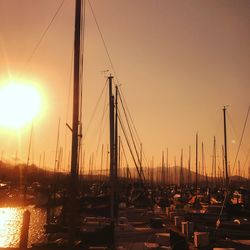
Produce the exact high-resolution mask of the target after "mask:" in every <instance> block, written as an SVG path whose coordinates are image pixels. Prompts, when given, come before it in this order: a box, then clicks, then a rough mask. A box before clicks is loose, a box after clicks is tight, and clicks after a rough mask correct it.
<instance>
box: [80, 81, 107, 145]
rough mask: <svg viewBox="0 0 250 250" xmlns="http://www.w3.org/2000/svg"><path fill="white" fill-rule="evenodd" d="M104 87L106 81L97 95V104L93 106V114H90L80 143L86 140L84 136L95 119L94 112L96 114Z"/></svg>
mask: <svg viewBox="0 0 250 250" xmlns="http://www.w3.org/2000/svg"><path fill="white" fill-rule="evenodd" d="M106 86H107V81H106V83H105V85H104V87H103V88H102V91H101V93H100V95H99V97H98V100H97V103H96V105H95V107H94V109H93V112H92V114H91V117H90V120H89V123H88V124H87V126H86V130H85V133H84V136H83V138H82V141H83V142H84V140H85V138H86V135H87V132H88V130H89V128H90V125H91V123H92V121H93V119H94V117H95V114H96V112H97V108H98V105H99V103H100V101H101V98H102V96H103V93H104V90H105V89H106Z"/></svg>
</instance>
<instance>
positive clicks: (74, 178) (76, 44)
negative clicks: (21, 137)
mask: <svg viewBox="0 0 250 250" xmlns="http://www.w3.org/2000/svg"><path fill="white" fill-rule="evenodd" d="M81 10H82V0H76V9H75V14H76V16H75V39H74V92H73V128H72V145H71V180H72V186H71V187H72V188H73V191H76V181H77V177H78V172H77V169H78V166H77V164H78V128H79V127H78V125H79V103H80V101H79V99H80V40H81Z"/></svg>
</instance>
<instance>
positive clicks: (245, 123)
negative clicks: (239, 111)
mask: <svg viewBox="0 0 250 250" xmlns="http://www.w3.org/2000/svg"><path fill="white" fill-rule="evenodd" d="M249 111H250V105H249V107H248V110H247V115H246V119H245V122H244V126H243V130H242V133H241V138H240V143H239V146H238V150H237V154H236V157H235V161H234V164H233V169H232V171H231V172H233V171H234V168H235V164H236V161H237V158H238V154H239V151H240V147H241V143H242V140H243V136H244V133H245V129H246V125H247V120H248V116H249ZM231 181H232V179H229V184H228V186H227V189H226V194H225V197H224V200H223V204H222V207H221V210H220V214H219V218H218V221H219V220H220V218H221V215H222V212H223V209H224V206H225V202H226V199H227V196H228V189H229V185H230V183H231ZM218 227H219V226H217V227H216V229H217V228H218Z"/></svg>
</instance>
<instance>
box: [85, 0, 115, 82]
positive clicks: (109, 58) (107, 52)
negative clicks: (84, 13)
mask: <svg viewBox="0 0 250 250" xmlns="http://www.w3.org/2000/svg"><path fill="white" fill-rule="evenodd" d="M88 4H89V6H90V10H91V13H92V15H93V18H94V21H95V24H96V27H97V29H98V32H99V34H100V37H101V40H102V43H103V46H104V49H105V51H106V54H107V56H108V60H109V63H110V65H111V68H112V70H113V72H114V76H115V78H116V80H117V83H118V84H119V80H118V76H117V74H116V70H115V67H114V64H113V62H112V59H111V56H110V54H109V51H108V47H107V44H106V42H105V40H104V36H103V34H102V31H101V28H100V25H99V23H98V21H97V18H96V15H95V12H94V9H93V6H92V4H91V3H90V0H88Z"/></svg>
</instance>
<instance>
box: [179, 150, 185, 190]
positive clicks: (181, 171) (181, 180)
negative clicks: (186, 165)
mask: <svg viewBox="0 0 250 250" xmlns="http://www.w3.org/2000/svg"><path fill="white" fill-rule="evenodd" d="M183 184H184V180H183V149H181V168H180V186H182V185H183Z"/></svg>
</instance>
